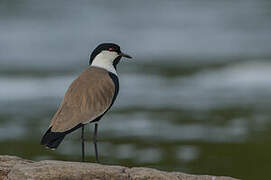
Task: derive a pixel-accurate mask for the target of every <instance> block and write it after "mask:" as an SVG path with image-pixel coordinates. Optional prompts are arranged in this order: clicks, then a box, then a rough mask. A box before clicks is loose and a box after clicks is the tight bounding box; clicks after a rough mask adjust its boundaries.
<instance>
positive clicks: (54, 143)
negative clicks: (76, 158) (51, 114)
mask: <svg viewBox="0 0 271 180" xmlns="http://www.w3.org/2000/svg"><path fill="white" fill-rule="evenodd" d="M51 128H52V127H50V128H49V129H48V130H47V131H46V133H45V134H44V136H43V137H42V139H41V145H45V146H46V147H48V148H51V149H56V148H57V147H58V146H59V144H60V143H61V142H62V140H63V139H64V137H65V136H66V133H65V132H52V131H51Z"/></svg>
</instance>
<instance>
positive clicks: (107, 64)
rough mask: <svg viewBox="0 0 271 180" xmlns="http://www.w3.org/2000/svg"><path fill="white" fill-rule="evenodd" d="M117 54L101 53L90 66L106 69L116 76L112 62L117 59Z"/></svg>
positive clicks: (111, 52)
mask: <svg viewBox="0 0 271 180" xmlns="http://www.w3.org/2000/svg"><path fill="white" fill-rule="evenodd" d="M118 56H119V55H118V53H117V52H114V51H102V52H101V53H100V54H98V55H97V56H96V57H95V58H94V60H93V61H92V63H91V66H97V67H101V68H104V69H106V70H107V71H110V72H112V73H114V74H116V75H117V71H116V69H115V67H114V66H113V61H114V60H115V59H116V58H117V57H118Z"/></svg>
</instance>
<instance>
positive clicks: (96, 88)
mask: <svg viewBox="0 0 271 180" xmlns="http://www.w3.org/2000/svg"><path fill="white" fill-rule="evenodd" d="M122 57H125V58H129V59H131V58H132V57H131V56H130V55H128V54H125V53H123V52H122V51H121V49H120V46H119V45H117V44H115V43H102V44H100V45H98V46H97V47H96V48H95V49H94V50H93V52H92V53H91V55H90V59H89V66H88V68H87V69H86V70H84V71H83V72H82V73H81V75H80V76H79V77H77V78H76V79H75V80H74V81H73V82H72V83H71V85H70V86H69V88H68V90H67V91H66V93H65V96H64V98H63V100H62V103H61V105H60V106H59V108H58V110H57V111H56V113H55V114H54V116H53V118H52V119H51V122H50V125H49V127H48V130H47V131H46V132H45V134H44V135H43V137H42V139H41V145H44V146H46V147H47V148H50V149H56V148H57V147H58V146H59V144H60V143H61V142H62V141H63V139H64V138H65V136H66V135H67V134H69V133H71V132H73V131H75V130H77V129H79V128H81V146H82V161H83V162H84V161H85V138H84V127H85V125H86V124H91V123H94V124H95V126H94V134H93V144H94V149H95V157H96V162H99V157H98V148H97V133H98V122H99V121H100V119H101V118H102V117H103V116H104V115H105V114H106V113H107V112H108V110H109V109H110V108H111V107H112V105H113V104H114V102H115V100H116V98H117V95H118V92H119V78H118V74H117V65H118V63H119V62H120V60H121V58H122Z"/></svg>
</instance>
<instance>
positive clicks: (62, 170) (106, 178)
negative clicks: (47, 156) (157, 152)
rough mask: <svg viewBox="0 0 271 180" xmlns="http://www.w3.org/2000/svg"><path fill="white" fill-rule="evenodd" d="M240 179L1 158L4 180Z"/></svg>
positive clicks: (0, 165) (1, 175) (0, 171)
mask: <svg viewBox="0 0 271 180" xmlns="http://www.w3.org/2000/svg"><path fill="white" fill-rule="evenodd" d="M24 179H27V180H39V179H43V180H49V179H50V180H51V179H53V180H54V179H55V180H57V179H58V180H59V179H60V180H61V179H63V180H64V179H65V180H85V179H93V180H100V179H102V180H145V179H146V180H147V179H148V180H160V179H161V180H164V179H166V180H167V179H170V180H171V179H172V180H236V179H234V178H230V177H217V176H208V175H190V174H185V173H180V172H165V171H159V170H156V169H151V168H142V167H140V168H127V167H122V166H109V165H101V164H96V163H80V162H66V161H53V160H45V161H39V162H34V161H30V160H25V159H21V158H19V157H15V156H0V180H24Z"/></svg>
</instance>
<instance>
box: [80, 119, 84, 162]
mask: <svg viewBox="0 0 271 180" xmlns="http://www.w3.org/2000/svg"><path fill="white" fill-rule="evenodd" d="M84 126H85V125H84V124H83V126H82V134H81V140H82V162H85V139H84Z"/></svg>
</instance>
